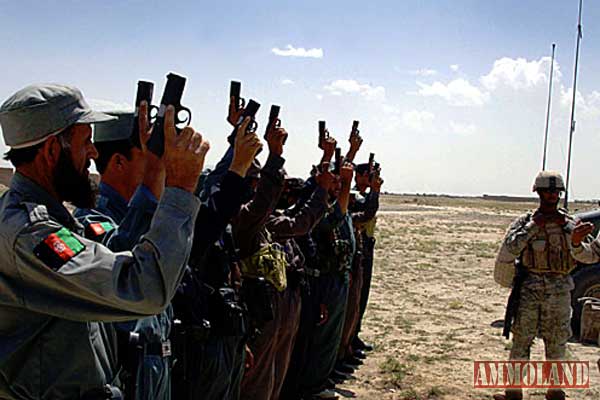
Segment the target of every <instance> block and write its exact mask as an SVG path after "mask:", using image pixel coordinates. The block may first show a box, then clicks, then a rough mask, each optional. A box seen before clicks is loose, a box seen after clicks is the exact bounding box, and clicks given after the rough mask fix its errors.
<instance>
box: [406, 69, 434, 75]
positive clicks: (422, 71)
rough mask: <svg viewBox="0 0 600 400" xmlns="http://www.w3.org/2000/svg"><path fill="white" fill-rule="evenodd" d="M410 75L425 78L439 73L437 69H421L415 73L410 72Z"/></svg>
mask: <svg viewBox="0 0 600 400" xmlns="http://www.w3.org/2000/svg"><path fill="white" fill-rule="evenodd" d="M410 73H411V74H413V75H417V76H423V77H428V76H434V75H437V71H436V70H435V69H427V68H421V69H417V70H414V71H410Z"/></svg>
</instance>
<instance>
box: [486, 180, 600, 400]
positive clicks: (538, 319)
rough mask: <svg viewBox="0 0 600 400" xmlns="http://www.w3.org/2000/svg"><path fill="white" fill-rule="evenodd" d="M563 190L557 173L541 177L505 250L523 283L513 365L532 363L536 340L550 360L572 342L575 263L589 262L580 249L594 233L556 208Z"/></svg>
mask: <svg viewBox="0 0 600 400" xmlns="http://www.w3.org/2000/svg"><path fill="white" fill-rule="evenodd" d="M564 190H565V185H564V183H563V179H562V176H561V175H560V174H559V173H557V172H554V171H542V172H540V173H539V174H538V175H537V177H536V179H535V183H534V186H533V191H534V192H537V194H538V196H539V198H540V205H539V207H538V209H537V210H535V211H534V212H528V213H526V214H525V215H523V216H521V217H519V218H517V219H516V220H515V221H514V222H513V223H512V225H511V226H510V227H509V229H508V232H507V234H506V237H505V238H504V245H505V246H506V248H507V249H508V251H510V252H511V253H512V254H513V255H514V256H516V257H518V258H519V259H520V264H521V268H523V272H524V276H525V278H524V280H523V281H522V284H521V290H520V292H519V295H520V301H519V306H518V309H517V312H516V316H515V319H514V323H513V325H512V334H513V345H512V349H511V351H510V359H511V360H529V352H530V348H531V344H532V343H533V340H534V339H535V338H536V337H540V338H542V339H543V340H544V345H545V350H546V359H547V360H564V358H565V352H566V345H567V340H568V339H569V338H570V337H571V335H572V332H571V324H570V318H571V290H572V289H573V287H574V285H573V279H572V278H571V276H570V275H569V273H570V272H571V270H572V269H573V268H574V267H575V261H576V260H577V261H582V262H585V260H586V258H589V257H591V255H592V250H591V248H590V247H589V246H587V245H584V244H582V241H583V239H584V238H585V237H586V236H587V235H588V234H589V233H591V232H592V230H593V225H592V224H590V223H577V224H575V221H574V220H573V219H572V218H571V217H570V216H569V215H568V214H567V212H566V210H563V209H559V208H558V202H559V200H560V193H561V192H563V191H564ZM522 398H523V392H522V390H521V389H512V390H507V391H506V394H497V395H494V399H496V400H503V399H507V400H514V399H522ZM546 399H548V400H557V399H560V400H562V399H565V392H564V391H562V390H557V389H550V390H548V392H547V393H546Z"/></svg>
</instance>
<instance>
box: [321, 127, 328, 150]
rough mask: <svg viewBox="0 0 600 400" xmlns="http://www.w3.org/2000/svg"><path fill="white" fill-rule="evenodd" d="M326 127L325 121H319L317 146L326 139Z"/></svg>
mask: <svg viewBox="0 0 600 400" xmlns="http://www.w3.org/2000/svg"><path fill="white" fill-rule="evenodd" d="M327 136H328V135H327V126H326V123H325V121H319V146H321V145H322V143H323V142H324V141H325V139H327Z"/></svg>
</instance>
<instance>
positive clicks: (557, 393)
mask: <svg viewBox="0 0 600 400" xmlns="http://www.w3.org/2000/svg"><path fill="white" fill-rule="evenodd" d="M566 398H567V395H566V394H565V392H564V391H562V390H560V389H559V390H557V389H550V390H548V392H546V400H565V399H566Z"/></svg>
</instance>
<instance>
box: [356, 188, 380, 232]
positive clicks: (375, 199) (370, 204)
mask: <svg viewBox="0 0 600 400" xmlns="http://www.w3.org/2000/svg"><path fill="white" fill-rule="evenodd" d="M378 210H379V193H376V192H370V193H369V195H368V196H367V201H366V202H365V207H364V209H363V210H359V211H357V212H352V213H351V214H350V215H351V216H352V222H353V223H354V225H355V226H361V225H363V224H366V223H367V222H369V221H370V220H372V219H373V218H375V215H376V214H377V211H378Z"/></svg>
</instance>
